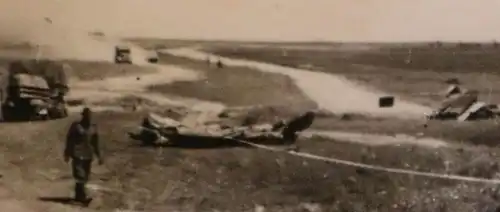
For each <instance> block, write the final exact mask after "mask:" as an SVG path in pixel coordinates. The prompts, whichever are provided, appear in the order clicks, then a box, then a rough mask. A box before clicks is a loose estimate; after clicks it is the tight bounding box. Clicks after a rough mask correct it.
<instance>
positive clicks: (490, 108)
mask: <svg viewBox="0 0 500 212" xmlns="http://www.w3.org/2000/svg"><path fill="white" fill-rule="evenodd" d="M478 96H479V93H478V91H476V90H468V91H465V92H464V93H460V94H454V95H453V96H452V97H450V98H447V99H446V100H445V101H443V103H442V104H441V106H440V107H439V109H437V110H436V111H434V112H433V113H432V114H429V115H427V119H429V120H431V119H434V120H446V119H454V120H458V121H467V120H476V119H490V118H495V117H496V116H497V115H498V114H499V111H498V107H497V105H488V104H486V103H485V102H481V101H478Z"/></svg>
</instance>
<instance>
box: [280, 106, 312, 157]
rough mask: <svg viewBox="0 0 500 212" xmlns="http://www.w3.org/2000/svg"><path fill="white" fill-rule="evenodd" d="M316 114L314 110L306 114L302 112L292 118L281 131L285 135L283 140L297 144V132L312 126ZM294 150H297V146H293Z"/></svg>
mask: <svg viewBox="0 0 500 212" xmlns="http://www.w3.org/2000/svg"><path fill="white" fill-rule="evenodd" d="M315 117H316V114H315V113H314V112H312V111H308V112H306V113H305V114H302V115H300V116H298V117H295V118H293V119H292V120H290V121H289V122H288V123H287V124H286V125H285V126H284V128H283V131H281V135H282V136H283V140H284V141H285V143H287V144H295V142H296V141H297V137H298V135H297V133H299V132H302V131H304V130H306V129H307V128H309V127H311V125H312V123H313V121H314V118H315ZM292 150H297V147H296V146H293V147H292Z"/></svg>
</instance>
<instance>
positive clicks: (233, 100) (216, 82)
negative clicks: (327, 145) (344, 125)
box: [150, 54, 316, 111]
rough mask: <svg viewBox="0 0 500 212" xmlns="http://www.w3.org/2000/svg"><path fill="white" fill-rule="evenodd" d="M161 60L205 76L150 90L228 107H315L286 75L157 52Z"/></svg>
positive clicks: (302, 108) (303, 108)
mask: <svg viewBox="0 0 500 212" xmlns="http://www.w3.org/2000/svg"><path fill="white" fill-rule="evenodd" d="M160 60H161V63H165V64H171V65H176V66H180V67H184V68H187V69H191V70H196V71H198V72H200V73H202V74H203V75H205V76H206V78H205V79H202V80H200V81H194V82H191V81H190V82H174V83H172V84H164V85H155V86H151V87H150V90H151V91H154V92H160V93H170V94H175V95H179V96H185V97H192V98H197V99H202V100H208V101H216V102H222V103H224V104H226V105H228V106H252V105H266V106H275V107H284V106H286V107H289V106H291V107H289V108H294V110H298V111H301V110H305V109H311V108H315V107H316V104H315V103H314V102H312V101H311V100H310V99H309V98H308V97H306V96H305V95H304V93H303V92H302V91H301V90H300V89H299V88H298V87H297V86H296V85H295V84H294V82H293V81H292V80H291V79H290V78H289V77H287V76H283V75H279V74H270V73H263V72H258V71H254V70H250V69H248V68H245V67H227V68H224V69H217V68H216V67H215V66H214V65H212V66H208V65H207V64H206V63H205V62H203V61H195V60H190V59H184V58H181V57H175V56H171V55H168V54H161V55H160Z"/></svg>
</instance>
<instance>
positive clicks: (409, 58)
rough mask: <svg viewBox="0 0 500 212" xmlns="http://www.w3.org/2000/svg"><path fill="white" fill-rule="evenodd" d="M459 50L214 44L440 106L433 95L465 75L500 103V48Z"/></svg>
mask: <svg viewBox="0 0 500 212" xmlns="http://www.w3.org/2000/svg"><path fill="white" fill-rule="evenodd" d="M484 48H485V49H484V50H481V49H477V48H476V49H472V50H467V49H458V48H452V47H443V48H442V49H433V48H430V47H429V48H428V47H426V46H412V49H413V50H412V53H411V55H410V54H409V53H408V51H409V49H411V48H408V47H394V48H389V47H386V48H379V49H376V50H356V51H344V50H338V49H330V50H324V49H323V50H321V49H320V50H317V49H316V50H315V49H283V48H278V47H272V46H271V47H264V48H246V47H232V48H230V47H209V48H207V49H206V50H207V51H209V52H213V53H215V54H219V55H223V56H227V57H234V58H243V59H250V60H257V61H263V62H269V63H274V64H280V65H284V66H289V67H301V68H305V69H309V70H312V71H321V72H327V73H334V74H339V75H343V76H346V77H347V78H349V79H351V80H353V81H355V82H358V83H360V84H361V85H364V86H368V87H372V88H376V89H379V90H383V91H386V92H389V93H393V94H397V95H400V96H401V97H403V98H406V99H411V100H413V101H416V102H418V103H422V104H425V105H430V106H435V105H436V101H437V100H439V98H440V97H438V96H435V95H429V93H436V92H440V91H444V89H446V84H444V81H445V80H446V79H449V78H454V77H456V78H458V79H460V80H461V81H462V82H463V84H464V86H465V87H467V88H470V89H476V90H479V91H480V92H481V97H480V98H482V99H483V100H485V101H489V102H493V103H495V102H500V95H499V94H500V90H499V88H496V87H494V84H495V82H497V81H499V80H500V78H499V73H500V66H499V65H500V62H499V61H500V60H498V59H499V58H498V57H499V56H498V55H500V54H498V53H500V50H497V49H493V48H492V47H484Z"/></svg>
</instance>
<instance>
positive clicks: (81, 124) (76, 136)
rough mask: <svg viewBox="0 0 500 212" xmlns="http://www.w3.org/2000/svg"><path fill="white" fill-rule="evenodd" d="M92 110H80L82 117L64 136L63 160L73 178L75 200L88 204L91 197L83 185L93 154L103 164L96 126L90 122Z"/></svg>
mask: <svg viewBox="0 0 500 212" xmlns="http://www.w3.org/2000/svg"><path fill="white" fill-rule="evenodd" d="M91 113H92V112H91V111H90V109H89V108H87V107H86V108H84V109H83V111H82V119H81V120H80V121H75V122H73V123H72V124H71V127H70V128H69V131H68V134H67V137H66V147H65V150H64V161H65V162H69V160H70V159H71V167H72V171H73V177H74V178H75V181H76V183H75V200H76V201H78V202H80V203H82V204H85V205H88V203H90V201H91V200H92V199H91V198H88V197H87V194H86V191H85V185H86V183H87V182H88V180H89V175H90V171H91V165H92V161H93V158H94V154H95V155H96V156H97V158H98V162H99V165H102V164H103V160H102V157H101V152H100V149H99V134H98V132H97V126H96V125H95V124H94V123H93V122H92V119H91V118H92V114H91Z"/></svg>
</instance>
